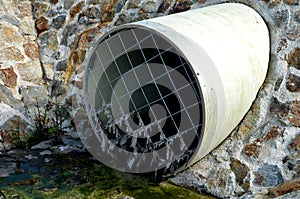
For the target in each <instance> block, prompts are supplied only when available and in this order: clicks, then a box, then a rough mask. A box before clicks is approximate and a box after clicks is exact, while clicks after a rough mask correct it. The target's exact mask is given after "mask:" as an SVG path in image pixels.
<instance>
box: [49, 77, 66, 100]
mask: <svg viewBox="0 0 300 199" xmlns="http://www.w3.org/2000/svg"><path fill="white" fill-rule="evenodd" d="M65 92H66V89H65V87H64V83H63V82H62V81H60V80H54V81H53V84H52V86H51V96H53V97H58V96H60V95H62V94H64V93H65Z"/></svg>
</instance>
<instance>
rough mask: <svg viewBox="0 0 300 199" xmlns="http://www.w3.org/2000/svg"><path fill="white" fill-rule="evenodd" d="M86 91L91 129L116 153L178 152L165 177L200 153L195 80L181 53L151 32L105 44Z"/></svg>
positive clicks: (129, 33) (132, 31) (126, 31)
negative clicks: (99, 132)
mask: <svg viewBox="0 0 300 199" xmlns="http://www.w3.org/2000/svg"><path fill="white" fill-rule="evenodd" d="M85 91H86V93H85V94H86V103H87V107H88V109H89V110H88V112H89V113H90V112H95V113H96V114H97V119H96V120H93V119H90V120H91V121H90V122H91V124H92V125H94V126H97V125H100V126H101V129H102V131H101V133H103V134H105V135H106V137H107V138H108V140H110V142H111V143H112V144H114V147H117V148H120V149H122V150H126V151H128V152H134V153H140V154H143V153H150V152H154V151H159V150H160V151H162V154H160V155H162V156H165V158H167V157H169V156H168V155H167V154H165V153H167V152H166V151H169V152H170V150H174V151H173V152H174V153H173V156H177V157H169V159H170V160H172V161H171V162H170V164H167V165H165V167H164V168H158V169H161V170H163V172H164V173H168V172H173V171H174V170H177V169H178V168H180V167H182V166H183V165H185V164H187V163H188V161H189V160H190V158H191V157H192V156H193V154H194V152H195V151H196V148H198V147H199V144H200V141H201V137H202V130H203V122H204V114H203V111H202V110H203V107H202V106H203V104H202V99H201V90H200V88H199V86H198V83H197V78H196V77H195V74H194V72H193V71H192V69H191V67H190V66H189V63H188V62H187V60H186V59H185V58H184V55H182V53H181V52H180V51H179V50H178V49H177V47H176V46H174V45H173V44H172V43H171V42H169V41H168V40H167V39H166V38H164V37H163V36H161V35H159V34H157V33H155V32H153V31H151V30H148V29H146V28H142V27H132V28H123V29H119V30H116V31H114V32H112V33H110V34H108V35H107V36H106V37H105V38H103V39H102V40H101V41H100V43H99V44H98V46H97V48H96V49H95V51H94V52H93V54H92V56H91V58H90V60H89V64H88V68H87V72H86V89H85ZM91 118H92V117H91ZM177 142H178V143H177ZM170 146H171V149H170ZM172 147H173V148H172ZM176 147H178V148H177V149H175V148H176ZM163 148H168V149H167V150H166V151H164V150H162V149H163ZM175 151H176V152H175ZM169 152H168V153H169ZM156 170H157V169H156Z"/></svg>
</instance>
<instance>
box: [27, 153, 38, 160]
mask: <svg viewBox="0 0 300 199" xmlns="http://www.w3.org/2000/svg"><path fill="white" fill-rule="evenodd" d="M24 157H25V158H26V159H28V160H32V159H36V160H37V159H38V157H36V156H33V155H31V154H29V155H25V156H24Z"/></svg>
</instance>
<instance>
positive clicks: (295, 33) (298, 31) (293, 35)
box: [286, 26, 300, 41]
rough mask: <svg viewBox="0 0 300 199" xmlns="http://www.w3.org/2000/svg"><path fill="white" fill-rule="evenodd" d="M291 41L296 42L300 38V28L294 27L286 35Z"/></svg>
mask: <svg viewBox="0 0 300 199" xmlns="http://www.w3.org/2000/svg"><path fill="white" fill-rule="evenodd" d="M286 36H287V38H288V39H289V40H292V41H295V40H297V39H298V38H300V26H292V27H290V28H289V30H288V31H287V33H286Z"/></svg>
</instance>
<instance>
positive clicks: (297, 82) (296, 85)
mask: <svg viewBox="0 0 300 199" xmlns="http://www.w3.org/2000/svg"><path fill="white" fill-rule="evenodd" d="M286 87H287V89H288V90H289V91H291V92H298V91H300V77H299V76H297V75H294V74H292V73H291V74H290V75H289V77H288V80H287V82H286Z"/></svg>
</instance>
